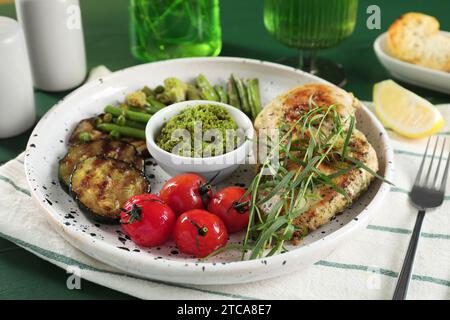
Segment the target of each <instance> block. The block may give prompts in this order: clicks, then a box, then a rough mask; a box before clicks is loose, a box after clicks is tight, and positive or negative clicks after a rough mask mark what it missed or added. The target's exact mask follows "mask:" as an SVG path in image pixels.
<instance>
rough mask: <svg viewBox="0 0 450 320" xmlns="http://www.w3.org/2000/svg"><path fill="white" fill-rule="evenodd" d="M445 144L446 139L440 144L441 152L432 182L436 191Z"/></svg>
mask: <svg viewBox="0 0 450 320" xmlns="http://www.w3.org/2000/svg"><path fill="white" fill-rule="evenodd" d="M446 144H447V138H445V139H444V142H443V143H442V150H441V156H440V157H439V163H438V166H437V169H436V174H435V175H434V182H433V187H434V188H436V189H437V184H438V176H439V171H440V170H441V164H442V158H443V157H444V151H445V145H446Z"/></svg>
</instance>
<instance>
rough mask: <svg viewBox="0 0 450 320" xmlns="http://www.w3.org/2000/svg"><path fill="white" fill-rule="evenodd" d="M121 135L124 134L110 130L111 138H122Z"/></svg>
mask: <svg viewBox="0 0 450 320" xmlns="http://www.w3.org/2000/svg"><path fill="white" fill-rule="evenodd" d="M121 136H122V135H121V134H120V132H119V131H117V130H111V131H110V132H109V137H110V138H111V139H120V137H121Z"/></svg>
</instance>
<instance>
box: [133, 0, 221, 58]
mask: <svg viewBox="0 0 450 320" xmlns="http://www.w3.org/2000/svg"><path fill="white" fill-rule="evenodd" d="M130 36H131V52H132V54H133V56H135V57H136V58H137V59H138V60H140V61H143V62H149V61H157V60H165V59H172V58H181V57H206V56H217V55H218V54H219V53H220V50H221V49H222V35H221V26H220V11H219V0H130Z"/></svg>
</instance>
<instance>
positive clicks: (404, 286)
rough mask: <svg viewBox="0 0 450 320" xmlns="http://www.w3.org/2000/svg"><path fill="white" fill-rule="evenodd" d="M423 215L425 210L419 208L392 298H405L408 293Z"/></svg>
mask: <svg viewBox="0 0 450 320" xmlns="http://www.w3.org/2000/svg"><path fill="white" fill-rule="evenodd" d="M424 217H425V210H420V211H419V213H418V214H417V219H416V225H415V226H414V231H413V234H412V237H411V240H410V241H409V246H408V251H407V252H406V256H405V261H404V262H403V267H402V271H401V272H400V276H399V277H398V281H397V287H396V288H395V292H394V297H393V298H392V299H393V300H405V298H406V294H407V293H408V287H409V281H410V280H411V274H412V269H413V264H414V257H415V255H416V250H417V244H418V243H419V238H420V230H421V229H422V222H423V218H424Z"/></svg>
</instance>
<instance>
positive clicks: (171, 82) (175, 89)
mask: <svg viewBox="0 0 450 320" xmlns="http://www.w3.org/2000/svg"><path fill="white" fill-rule="evenodd" d="M164 86H165V88H166V90H165V93H166V94H167V95H168V96H169V98H170V100H171V101H173V102H180V101H185V100H186V92H187V89H188V85H187V84H186V83H184V82H183V81H181V80H179V79H177V78H173V77H172V78H167V79H166V80H164Z"/></svg>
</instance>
